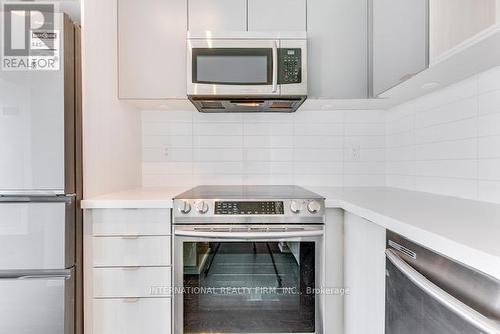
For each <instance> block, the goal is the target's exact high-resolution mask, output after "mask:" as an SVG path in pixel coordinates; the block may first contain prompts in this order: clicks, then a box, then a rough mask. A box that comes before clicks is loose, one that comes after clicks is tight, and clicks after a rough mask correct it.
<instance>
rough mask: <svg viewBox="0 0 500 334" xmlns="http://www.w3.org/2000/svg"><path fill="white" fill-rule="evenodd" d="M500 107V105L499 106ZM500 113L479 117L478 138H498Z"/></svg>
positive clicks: (499, 133)
mask: <svg viewBox="0 0 500 334" xmlns="http://www.w3.org/2000/svg"><path fill="white" fill-rule="evenodd" d="M499 107H500V105H499ZM498 124H500V113H498V114H488V115H484V116H479V117H478V128H477V131H478V136H480V137H482V136H498V135H500V126H498Z"/></svg>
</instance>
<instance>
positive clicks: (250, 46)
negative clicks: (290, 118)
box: [187, 32, 307, 112]
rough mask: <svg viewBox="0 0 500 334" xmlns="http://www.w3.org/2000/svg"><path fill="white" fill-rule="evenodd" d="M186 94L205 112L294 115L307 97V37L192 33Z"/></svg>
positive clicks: (274, 34)
mask: <svg viewBox="0 0 500 334" xmlns="http://www.w3.org/2000/svg"><path fill="white" fill-rule="evenodd" d="M187 47H188V50H187V51H188V52H187V57H188V59H187V79H188V80H187V82H188V83H187V94H188V98H189V99H190V100H191V102H193V104H194V105H195V106H196V108H197V109H198V110H199V111H201V112H293V111H295V110H297V108H298V107H299V106H300V105H301V104H302V103H303V102H304V101H305V99H306V98H307V37H306V33H305V32H298V33H296V32H288V33H259V32H233V33H214V32H204V33H200V34H193V33H189V34H188V43H187Z"/></svg>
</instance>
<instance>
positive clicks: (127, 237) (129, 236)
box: [122, 234, 139, 240]
mask: <svg viewBox="0 0 500 334" xmlns="http://www.w3.org/2000/svg"><path fill="white" fill-rule="evenodd" d="M138 238H139V235H138V234H130V235H124V236H122V239H128V240H133V239H138Z"/></svg>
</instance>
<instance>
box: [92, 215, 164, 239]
mask: <svg viewBox="0 0 500 334" xmlns="http://www.w3.org/2000/svg"><path fill="white" fill-rule="evenodd" d="M91 215H92V230H93V234H94V235H170V231H171V230H170V210H169V209H94V210H92V213H91Z"/></svg>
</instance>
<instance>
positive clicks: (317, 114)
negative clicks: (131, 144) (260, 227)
mask: <svg viewBox="0 0 500 334" xmlns="http://www.w3.org/2000/svg"><path fill="white" fill-rule="evenodd" d="M179 109H184V110H163V111H143V112H142V127H143V185H144V186H195V185H198V184H299V185H302V186H325V185H329V186H342V185H345V186H357V185H366V186H378V185H384V183H385V180H384V179H385V163H384V154H385V150H384V144H385V140H384V139H385V137H384V128H385V124H384V121H385V117H384V112H383V111H373V110H367V111H355V110H344V111H310V110H304V109H300V110H299V111H298V112H296V113H293V114H237V113H235V114H203V113H199V112H197V111H195V110H194V108H192V107H191V106H190V105H189V104H187V105H186V107H185V108H179ZM353 146H354V147H358V146H359V147H360V151H361V152H360V158H359V161H353V159H352V157H351V154H350V148H351V147H353Z"/></svg>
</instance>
